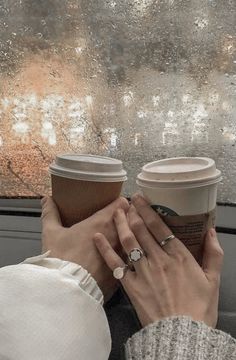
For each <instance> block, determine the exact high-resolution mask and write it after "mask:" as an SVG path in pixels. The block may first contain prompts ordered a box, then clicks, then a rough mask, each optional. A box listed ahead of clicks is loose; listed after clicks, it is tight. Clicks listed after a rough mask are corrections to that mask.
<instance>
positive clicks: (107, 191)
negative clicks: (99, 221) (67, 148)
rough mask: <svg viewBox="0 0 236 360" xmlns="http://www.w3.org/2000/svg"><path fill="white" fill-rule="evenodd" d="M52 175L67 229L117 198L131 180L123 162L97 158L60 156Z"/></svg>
mask: <svg viewBox="0 0 236 360" xmlns="http://www.w3.org/2000/svg"><path fill="white" fill-rule="evenodd" d="M49 172H50V174H51V180H52V197H53V200H54V201H55V203H56V205H57V207H58V209H59V212H60V215H61V220H62V223H63V225H64V226H67V227H69V226H72V225H73V224H75V223H77V222H79V221H82V220H84V219H86V218H87V217H89V216H91V215H92V214H94V213H95V212H96V211H98V210H100V209H102V208H104V207H105V206H107V205H108V204H110V203H111V202H112V201H114V200H115V199H117V198H118V197H119V195H120V193H121V189H122V185H123V182H124V181H126V180H127V176H126V171H125V170H124V169H123V164H122V161H120V160H117V159H113V158H109V157H103V156H97V155H79V154H63V155H58V156H57V157H56V159H55V161H54V162H53V163H52V164H51V165H50V168H49Z"/></svg>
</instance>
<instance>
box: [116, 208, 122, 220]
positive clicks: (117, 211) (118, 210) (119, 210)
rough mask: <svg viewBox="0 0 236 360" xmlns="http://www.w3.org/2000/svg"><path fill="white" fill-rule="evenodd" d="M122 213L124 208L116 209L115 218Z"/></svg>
mask: <svg viewBox="0 0 236 360" xmlns="http://www.w3.org/2000/svg"><path fill="white" fill-rule="evenodd" d="M122 214H124V211H123V210H122V209H116V211H115V212H114V218H115V219H116V218H117V217H119V216H120V215H122Z"/></svg>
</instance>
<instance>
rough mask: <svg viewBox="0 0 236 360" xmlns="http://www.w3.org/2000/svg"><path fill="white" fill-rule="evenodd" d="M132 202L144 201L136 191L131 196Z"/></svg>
mask: <svg viewBox="0 0 236 360" xmlns="http://www.w3.org/2000/svg"><path fill="white" fill-rule="evenodd" d="M132 202H142V203H143V202H145V200H144V198H143V197H142V196H141V195H140V194H139V193H136V194H134V195H133V196H132Z"/></svg>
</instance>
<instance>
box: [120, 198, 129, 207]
mask: <svg viewBox="0 0 236 360" xmlns="http://www.w3.org/2000/svg"><path fill="white" fill-rule="evenodd" d="M118 206H119V207H121V208H122V209H123V210H126V209H128V208H129V203H128V200H126V198H124V197H120V198H119V199H118Z"/></svg>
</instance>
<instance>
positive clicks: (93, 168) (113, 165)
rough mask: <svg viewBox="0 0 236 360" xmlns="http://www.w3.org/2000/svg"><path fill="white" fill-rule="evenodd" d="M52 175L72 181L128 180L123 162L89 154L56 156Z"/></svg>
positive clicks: (52, 165)
mask: <svg viewBox="0 0 236 360" xmlns="http://www.w3.org/2000/svg"><path fill="white" fill-rule="evenodd" d="M49 172H50V174H53V175H56V176H61V177H66V178H70V179H78V180H87V181H97V182H120V181H126V180H127V176H126V175H127V173H126V171H125V170H124V169H123V164H122V161H121V160H117V159H113V158H109V157H105V156H98V155H87V154H62V155H58V156H56V159H55V161H54V162H53V163H52V164H51V165H50V167H49Z"/></svg>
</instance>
